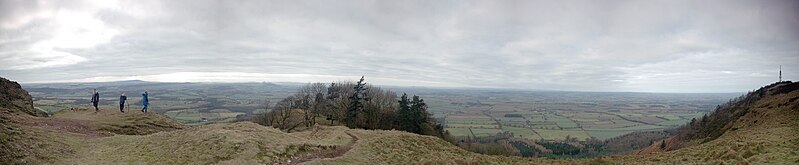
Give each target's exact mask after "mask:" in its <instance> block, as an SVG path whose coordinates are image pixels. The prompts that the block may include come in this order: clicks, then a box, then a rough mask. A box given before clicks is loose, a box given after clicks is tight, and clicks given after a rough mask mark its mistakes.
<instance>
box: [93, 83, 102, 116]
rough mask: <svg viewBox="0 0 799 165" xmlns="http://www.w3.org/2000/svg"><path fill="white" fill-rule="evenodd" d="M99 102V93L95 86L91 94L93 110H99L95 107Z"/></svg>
mask: <svg viewBox="0 0 799 165" xmlns="http://www.w3.org/2000/svg"><path fill="white" fill-rule="evenodd" d="M99 102H100V93H97V88H95V89H94V94H93V95H92V105H94V111H95V112H99V111H100V108H97V104H99Z"/></svg>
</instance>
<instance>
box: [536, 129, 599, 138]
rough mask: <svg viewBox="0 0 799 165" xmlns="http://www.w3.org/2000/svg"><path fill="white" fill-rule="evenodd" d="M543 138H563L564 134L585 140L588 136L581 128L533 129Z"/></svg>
mask: <svg viewBox="0 0 799 165" xmlns="http://www.w3.org/2000/svg"><path fill="white" fill-rule="evenodd" d="M534 130H535V131H536V132H538V134H539V135H541V137H542V138H544V139H545V140H563V139H566V136H570V137H577V140H585V138H588V137H590V136H589V135H588V133H585V131H582V130H546V129H534Z"/></svg>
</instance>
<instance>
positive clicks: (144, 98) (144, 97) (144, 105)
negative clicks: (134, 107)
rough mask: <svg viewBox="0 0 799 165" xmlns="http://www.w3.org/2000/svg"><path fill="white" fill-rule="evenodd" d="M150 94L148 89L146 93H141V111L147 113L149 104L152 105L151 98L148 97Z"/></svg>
mask: <svg viewBox="0 0 799 165" xmlns="http://www.w3.org/2000/svg"><path fill="white" fill-rule="evenodd" d="M148 95H149V94H147V91H144V93H142V94H141V106H142V108H141V112H144V113H147V106H148V105H150V99H148V98H147V96H148Z"/></svg>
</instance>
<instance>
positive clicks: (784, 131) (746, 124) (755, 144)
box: [638, 82, 799, 163]
mask: <svg viewBox="0 0 799 165" xmlns="http://www.w3.org/2000/svg"><path fill="white" fill-rule="evenodd" d="M703 123H704V124H703ZM665 142H666V144H665V145H662V146H661V144H660V143H661V142H657V143H655V144H653V145H652V146H649V147H647V148H644V149H642V150H641V151H639V152H638V154H641V155H643V156H642V157H641V158H647V159H646V160H662V161H668V162H671V163H685V162H712V163H742V162H746V163H789V162H790V163H799V83H796V82H781V83H775V84H772V85H769V86H766V87H763V88H761V89H758V90H755V91H753V92H751V93H749V94H747V95H744V96H742V97H740V98H738V99H735V100H733V101H731V102H730V103H728V104H726V105H723V106H719V108H718V109H717V110H716V111H715V112H714V113H711V114H710V115H709V116H707V117H706V119H704V120H702V119H700V120H698V121H697V122H695V123H693V124H689V125H687V126H685V127H683V130H682V131H681V133H679V134H678V135H676V136H674V137H670V138H669V139H667V140H666V141H665ZM680 147H683V148H680ZM678 148H679V149H678ZM668 150H674V151H668ZM664 151H668V152H664Z"/></svg>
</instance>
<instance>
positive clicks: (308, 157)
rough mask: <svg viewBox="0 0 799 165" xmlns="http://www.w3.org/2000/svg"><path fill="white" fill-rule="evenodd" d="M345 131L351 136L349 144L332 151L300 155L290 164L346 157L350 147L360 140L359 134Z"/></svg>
mask: <svg viewBox="0 0 799 165" xmlns="http://www.w3.org/2000/svg"><path fill="white" fill-rule="evenodd" d="M344 133H346V134H347V135H348V136H350V138H351V139H350V143H349V144H347V145H345V146H342V147H340V148H337V149H335V150H332V151H321V152H313V153H308V154H303V155H300V156H298V157H297V158H296V159H293V160H291V161H290V162H289V163H288V164H308V163H311V162H316V161H323V160H336V159H341V158H342V157H344V155H345V154H347V152H349V151H350V149H352V146H353V145H355V143H357V142H358V136H355V135H353V134H352V133H350V132H344Z"/></svg>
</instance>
